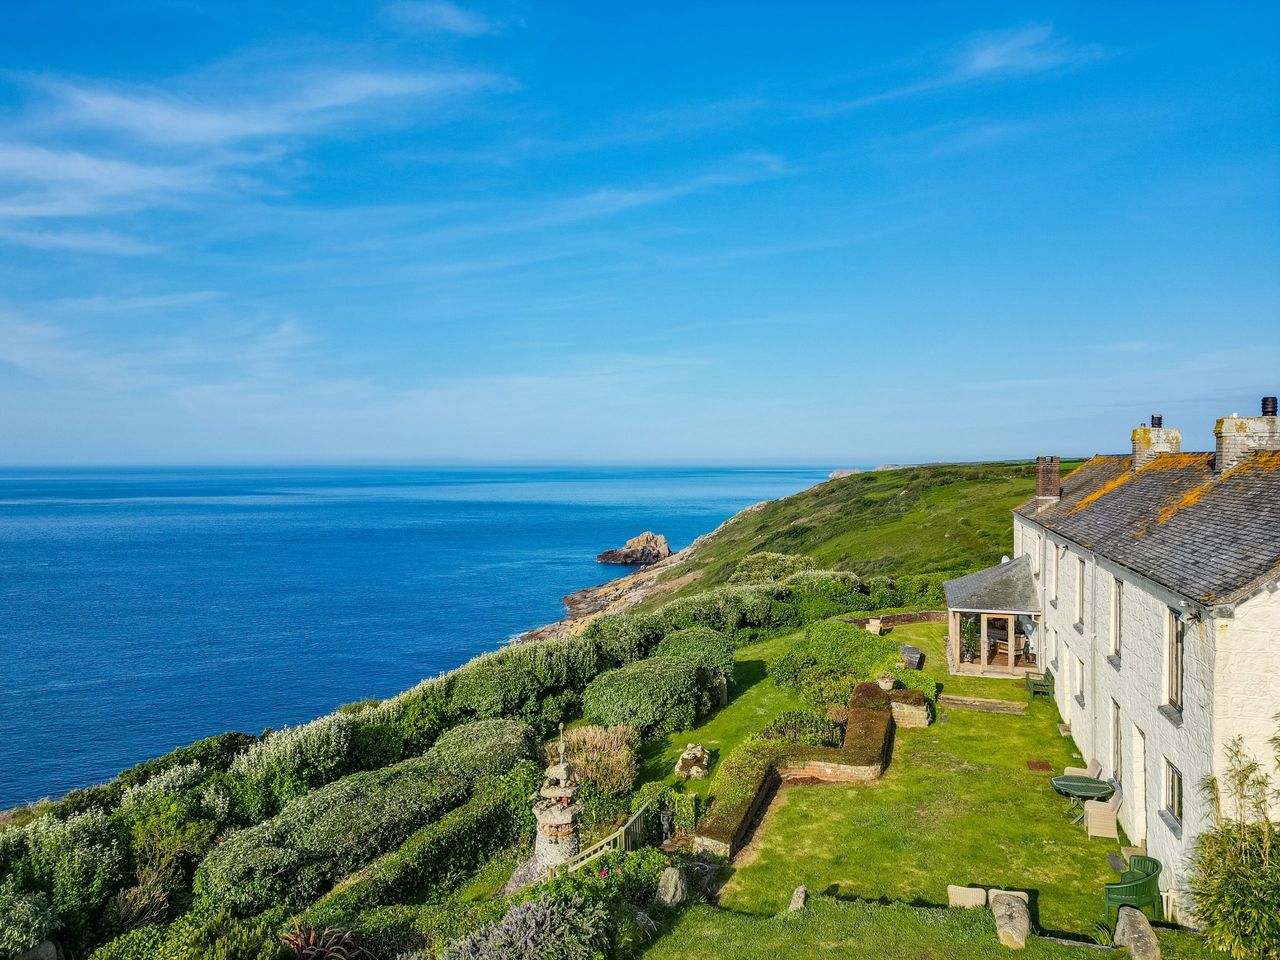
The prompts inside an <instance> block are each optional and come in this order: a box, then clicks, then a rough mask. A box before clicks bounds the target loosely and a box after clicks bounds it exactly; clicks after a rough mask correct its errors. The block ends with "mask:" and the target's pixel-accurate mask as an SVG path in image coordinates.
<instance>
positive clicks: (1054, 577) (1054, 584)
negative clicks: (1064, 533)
mask: <svg viewBox="0 0 1280 960" xmlns="http://www.w3.org/2000/svg"><path fill="white" fill-rule="evenodd" d="M1051 546H1053V556H1052V557H1051V558H1050V559H1051V560H1053V569H1052V570H1051V571H1050V573H1051V576H1050V578H1049V599H1050V600H1053V601H1057V599H1058V557H1059V556H1060V551H1059V550H1058V548H1057V546H1056V545H1051Z"/></svg>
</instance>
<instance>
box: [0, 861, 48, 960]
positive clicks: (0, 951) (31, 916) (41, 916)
mask: <svg viewBox="0 0 1280 960" xmlns="http://www.w3.org/2000/svg"><path fill="white" fill-rule="evenodd" d="M57 929H58V915H57V914H56V913H54V911H53V908H52V907H50V906H49V903H48V901H46V900H45V898H44V897H43V896H41V895H40V894H38V893H22V892H20V891H19V890H18V887H17V884H15V883H14V882H13V880H12V879H9V880H5V881H4V882H3V883H0V957H8V956H16V955H17V954H19V953H21V952H22V951H24V950H30V949H31V948H32V947H34V946H36V945H37V944H40V943H43V942H44V941H45V940H47V939H48V937H49V934H51V933H53V932H54V931H55V930H57Z"/></svg>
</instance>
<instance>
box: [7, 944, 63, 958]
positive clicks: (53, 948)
mask: <svg viewBox="0 0 1280 960" xmlns="http://www.w3.org/2000/svg"><path fill="white" fill-rule="evenodd" d="M61 956H62V954H61V953H59V951H58V947H57V944H55V943H54V942H53V941H52V940H46V941H45V942H44V943H41V944H38V945H37V946H34V947H32V948H31V949H30V950H27V951H24V952H23V953H19V954H16V955H15V956H14V960H61Z"/></svg>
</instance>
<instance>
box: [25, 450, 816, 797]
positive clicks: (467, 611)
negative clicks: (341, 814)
mask: <svg viewBox="0 0 1280 960" xmlns="http://www.w3.org/2000/svg"><path fill="white" fill-rule="evenodd" d="M823 479H825V470H818V469H705V470H699V469H621V468H620V469H425V468H424V469H414V468H403V469H372V468H370V469H353V468H327V469H326V468H305V469H304V468H297V469H145V470H144V469H129V470H115V469H113V470H61V469H59V470H5V471H0V809H4V808H6V807H9V806H13V805H16V804H18V803H23V802H28V801H32V800H36V799H39V798H41V797H45V796H57V795H60V794H62V793H65V792H66V791H67V790H69V789H72V788H74V787H78V786H86V785H89V784H92V783H97V782H101V781H103V780H106V779H109V778H110V777H112V776H113V775H114V774H116V773H117V772H119V771H120V770H122V769H123V768H125V767H128V766H130V765H132V764H134V763H137V762H138V761H140V760H143V759H145V758H147V757H151V756H155V755H157V754H160V753H163V752H165V751H167V750H170V749H172V748H173V747H176V746H179V745H182V744H186V743H190V742H191V741H193V740H197V739H199V738H201V737H205V736H208V735H210V734H214V733H219V732H221V731H224V730H244V731H248V732H251V733H257V732H260V731H261V730H262V729H263V728H265V727H276V728H278V727H280V726H283V725H285V724H297V723H301V722H305V721H307V720H310V719H312V718H314V717H316V716H319V715H321V714H323V713H327V712H329V711H331V710H333V709H334V708H335V707H337V706H339V705H340V704H343V703H347V702H350V701H353V700H359V699H362V698H365V697H386V696H389V695H391V694H394V693H396V692H397V691H399V690H403V689H405V688H406V687H409V686H412V685H413V684H414V683H416V682H417V681H418V680H420V679H422V678H423V677H427V676H431V675H434V674H436V673H439V672H440V671H442V670H447V669H450V668H452V667H455V666H457V665H458V664H460V663H462V662H464V661H465V660H468V659H470V658H471V657H473V656H475V655H476V654H478V653H481V652H483V651H485V650H492V649H494V648H496V647H498V646H500V645H501V644H502V643H504V642H505V641H506V640H507V639H509V638H510V637H512V636H513V635H516V634H519V633H520V632H522V631H524V630H527V629H530V628H532V627H537V626H540V625H542V624H544V623H548V622H550V621H552V620H556V619H559V618H560V617H561V616H562V615H563V612H564V608H563V606H562V605H561V603H560V598H561V597H562V596H564V595H565V594H567V593H570V592H572V591H574V590H577V589H580V588H582V587H585V586H589V585H591V584H595V583H600V582H603V581H605V580H609V579H612V578H613V577H615V576H620V575H622V574H623V573H625V572H626V568H620V567H612V566H602V565H600V564H597V563H596V562H595V560H594V557H595V555H596V553H598V552H599V551H601V550H604V549H607V548H609V547H614V546H619V545H621V544H622V543H623V542H624V541H625V540H627V539H629V538H630V537H633V536H635V535H636V534H638V533H640V532H642V531H644V530H654V531H656V532H658V533H662V534H665V535H666V537H667V538H668V539H669V540H670V541H671V545H672V548H673V549H678V548H680V547H682V546H685V545H686V544H688V543H689V542H690V541H692V540H693V538H694V537H696V536H697V535H699V534H701V533H705V532H707V531H708V530H710V529H712V528H713V527H715V526H716V525H717V524H719V523H720V522H721V521H723V520H725V519H727V518H728V517H729V516H731V515H732V514H733V513H735V512H736V511H738V510H739V509H741V508H742V507H745V506H747V505H749V504H751V503H755V502H756V501H759V500H765V499H773V498H776V497H780V496H784V495H786V494H789V493H794V492H796V491H799V490H802V489H805V488H806V487H809V486H812V485H813V484H815V483H817V482H819V481H821V480H823Z"/></svg>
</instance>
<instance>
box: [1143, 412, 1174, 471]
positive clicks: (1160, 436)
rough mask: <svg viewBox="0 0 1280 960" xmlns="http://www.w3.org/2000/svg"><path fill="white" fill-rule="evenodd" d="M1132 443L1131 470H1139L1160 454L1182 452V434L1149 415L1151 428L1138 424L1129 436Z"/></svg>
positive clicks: (1162, 418) (1154, 415) (1160, 417)
mask: <svg viewBox="0 0 1280 960" xmlns="http://www.w3.org/2000/svg"><path fill="white" fill-rule="evenodd" d="M1130 439H1131V440H1132V441H1133V469H1135V470H1141V469H1142V468H1143V467H1145V466H1146V465H1147V464H1148V463H1150V462H1151V461H1152V460H1154V459H1155V458H1156V457H1158V456H1160V454H1162V453H1181V452H1182V433H1181V432H1180V431H1178V430H1175V429H1173V428H1172V427H1166V426H1165V425H1164V417H1163V416H1161V415H1160V414H1158V413H1153V414H1152V415H1151V426H1149V427H1148V426H1147V425H1146V424H1145V423H1142V424H1139V425H1138V427H1137V428H1136V429H1135V430H1134V431H1133V433H1132V434H1131V436H1130Z"/></svg>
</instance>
